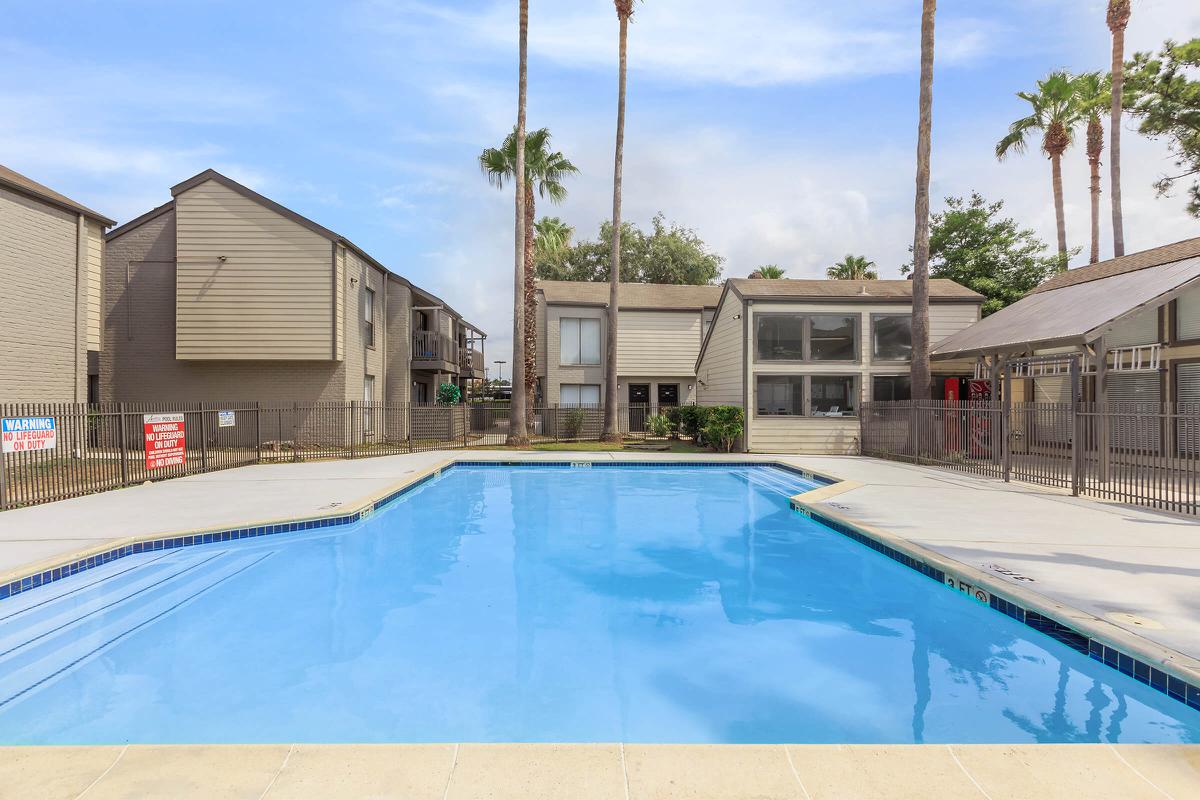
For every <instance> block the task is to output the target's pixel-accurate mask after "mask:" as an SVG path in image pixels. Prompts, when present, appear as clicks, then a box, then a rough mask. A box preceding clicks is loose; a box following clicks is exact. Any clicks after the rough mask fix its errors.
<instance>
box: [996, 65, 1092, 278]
mask: <svg viewBox="0 0 1200 800" xmlns="http://www.w3.org/2000/svg"><path fill="white" fill-rule="evenodd" d="M1037 87H1038V88H1037V91H1036V92H1017V97H1019V98H1021V99H1022V100H1024V101H1025V102H1027V103H1029V106H1030V110H1031V112H1032V113H1030V114H1029V116H1027V117H1021V118H1020V119H1019V120H1017V121H1016V122H1014V123H1013V124H1012V125H1010V126H1009V127H1008V134H1007V135H1006V136H1005V137H1004V138H1003V139H1001V140H1000V141H999V142H997V143H996V158H998V159H1000V160H1001V161H1003V160H1004V158H1005V157H1006V156H1007V155H1008V154H1009V153H1010V152H1016V153H1022V152H1024V151H1025V145H1026V141H1025V140H1026V137H1027V136H1028V135H1029V134H1030V132H1032V131H1041V133H1042V152H1043V153H1045V154H1046V155H1047V156H1048V157H1049V158H1050V176H1051V179H1052V181H1053V188H1054V218H1055V222H1056V223H1057V225H1058V254H1059V255H1060V256H1064V257H1065V256H1066V255H1067V222H1066V217H1065V215H1064V212H1063V186H1062V156H1063V153H1065V152H1066V150H1067V148H1068V147H1070V146H1071V142H1073V141H1074V139H1075V126H1076V125H1077V124H1079V121H1080V119H1081V118H1082V116H1083V114H1082V112H1081V109H1080V106H1079V103H1078V102H1077V101H1076V97H1075V80H1074V78H1072V77H1071V73H1069V72H1067V71H1066V70H1056V71H1054V72H1051V73H1050V74H1049V75H1048V76H1047V77H1046V79H1045V80H1040V81H1038V83H1037Z"/></svg>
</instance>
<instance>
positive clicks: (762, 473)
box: [736, 467, 817, 497]
mask: <svg viewBox="0 0 1200 800" xmlns="http://www.w3.org/2000/svg"><path fill="white" fill-rule="evenodd" d="M736 472H737V474H739V475H741V476H743V477H744V478H746V480H747V481H748V482H749V483H751V484H753V485H755V486H759V487H761V488H763V489H766V490H767V491H769V492H775V493H778V494H782V495H784V496H785V497H792V496H793V495H797V494H803V493H804V492H807V491H810V490H812V489H814V488H816V485H817V484H816V482H815V481H811V480H809V479H807V478H802V477H800V476H799V475H795V474H793V473H791V472H787V471H785V470H781V469H774V468H772V467H751V468H747V469H740V470H736Z"/></svg>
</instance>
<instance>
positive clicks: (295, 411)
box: [292, 402, 300, 461]
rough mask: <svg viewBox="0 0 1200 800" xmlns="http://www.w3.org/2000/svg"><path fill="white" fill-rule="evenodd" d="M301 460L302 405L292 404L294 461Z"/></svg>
mask: <svg viewBox="0 0 1200 800" xmlns="http://www.w3.org/2000/svg"><path fill="white" fill-rule="evenodd" d="M299 460H300V404H299V403H295V402H294V403H292V461H299Z"/></svg>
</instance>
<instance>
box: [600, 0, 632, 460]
mask: <svg viewBox="0 0 1200 800" xmlns="http://www.w3.org/2000/svg"><path fill="white" fill-rule="evenodd" d="M613 5H614V6H615V7H616V9H617V21H618V22H619V23H620V33H619V42H618V53H619V56H618V66H617V145H616V152H615V155H614V157H613V219H612V252H611V255H610V256H609V276H608V283H609V289H608V336H607V337H606V338H607V350H606V351H605V354H604V359H605V361H604V363H605V369H604V430H603V432H602V433H601V435H600V438H601V440H602V441H606V442H613V441H619V440H620V439H621V433H620V431H619V430H618V429H617V427H618V426H617V402H618V401H617V312H618V307H617V289H618V287H619V286H620V282H621V162H622V159H623V158H624V156H625V71H626V53H627V45H628V41H629V19H630V17H632V16H633V0H613Z"/></svg>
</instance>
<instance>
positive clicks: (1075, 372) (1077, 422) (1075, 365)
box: [1070, 358, 1083, 497]
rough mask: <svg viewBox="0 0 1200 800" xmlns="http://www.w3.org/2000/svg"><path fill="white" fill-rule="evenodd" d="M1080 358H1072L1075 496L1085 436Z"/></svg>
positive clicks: (1072, 459)
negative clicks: (1083, 431)
mask: <svg viewBox="0 0 1200 800" xmlns="http://www.w3.org/2000/svg"><path fill="white" fill-rule="evenodd" d="M1079 397H1080V392H1079V359H1078V358H1072V359H1071V408H1070V413H1071V494H1072V495H1074V496H1075V497H1078V496H1079V470H1080V462H1081V460H1082V459H1081V458H1080V456H1081V453H1080V452H1079V443H1080V440H1081V439H1082V438H1083V437H1082V435H1081V428H1082V425H1081V423H1082V422H1083V418H1082V417H1081V416H1080V415H1079Z"/></svg>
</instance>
